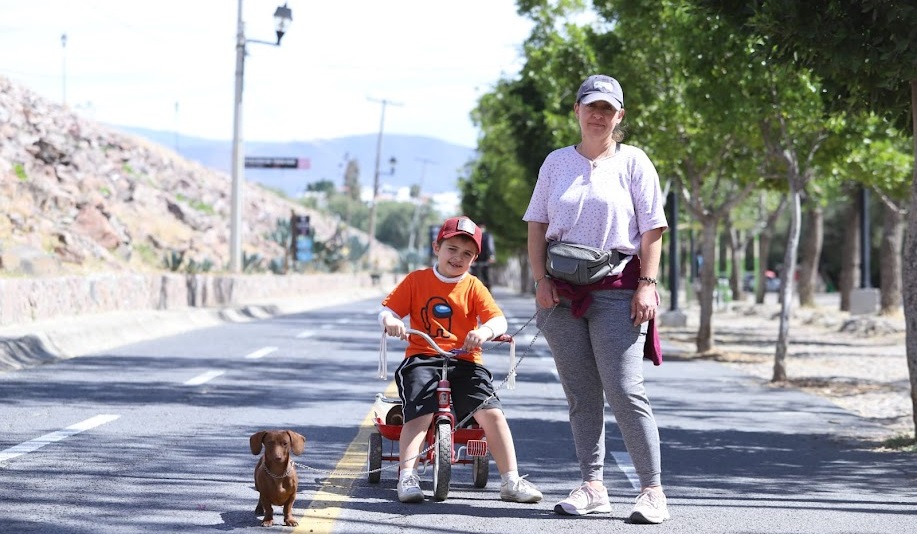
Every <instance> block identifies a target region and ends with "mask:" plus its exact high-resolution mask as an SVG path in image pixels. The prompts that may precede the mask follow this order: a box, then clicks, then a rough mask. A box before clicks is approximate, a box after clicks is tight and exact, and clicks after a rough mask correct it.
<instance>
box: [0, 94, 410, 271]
mask: <svg viewBox="0 0 917 534" xmlns="http://www.w3.org/2000/svg"><path fill="white" fill-rule="evenodd" d="M137 105H143V103H142V102H138V103H137ZM243 200H244V208H243V222H242V227H243V236H242V240H243V250H244V252H245V253H246V254H259V255H260V256H261V257H262V258H264V259H265V260H266V262H267V261H269V260H271V259H278V258H282V257H283V256H284V248H283V247H282V246H280V245H279V244H277V243H276V242H275V241H274V240H272V239H271V238H270V235H271V234H272V233H274V232H275V231H276V230H277V228H278V220H283V221H288V220H289V217H290V214H291V210H295V211H296V212H297V213H299V214H305V215H310V216H311V218H312V223H313V227H314V229H315V234H316V235H315V238H316V240H317V241H324V240H328V239H330V238H331V236H332V235H333V234H335V232H337V231H338V230H339V228H338V227H337V222H336V221H335V220H334V219H333V218H331V217H327V216H322V215H321V214H319V213H316V212H314V211H312V210H309V209H307V208H304V207H302V206H301V205H299V204H296V203H294V202H293V201H291V200H289V199H286V198H283V197H281V196H279V195H277V194H276V193H274V192H271V191H268V190H265V189H263V188H261V187H259V186H257V185H256V184H253V183H247V184H245V188H244V194H243ZM230 205H231V180H230V177H229V176H227V175H226V174H224V173H219V172H215V171H213V170H210V169H207V168H204V167H202V166H200V165H198V164H196V163H193V162H191V161H188V160H185V159H183V158H181V157H180V156H179V155H177V154H176V153H174V152H173V151H171V150H169V149H167V148H165V147H162V146H159V145H156V144H153V143H150V142H148V141H145V140H143V139H141V138H138V137H134V136H131V135H127V134H123V133H120V132H118V131H115V130H112V129H110V128H108V127H105V126H103V125H100V124H98V123H95V122H93V121H91V120H89V119H86V118H84V117H81V116H79V115H77V114H75V113H73V112H71V111H70V110H69V109H68V108H66V107H62V106H60V105H58V104H56V103H53V102H49V101H46V100H44V99H42V98H41V97H39V96H38V95H36V94H35V93H33V92H31V91H30V90H28V89H27V88H24V87H22V86H17V85H16V84H14V83H12V82H11V81H9V80H8V79H6V78H4V77H0V274H6V275H17V274H25V275H58V274H70V273H81V272H82V273H85V272H97V271H100V270H103V271H111V270H114V271H122V270H132V271H146V270H161V269H163V268H164V260H165V258H167V257H171V255H172V252H173V251H178V252H182V253H184V254H185V256H184V258H185V260H184V261H185V262H188V261H189V260H194V261H196V262H198V263H199V264H202V263H204V262H212V264H213V265H214V270H215V271H219V270H222V269H225V267H226V266H227V265H228V263H229V254H230V252H229V239H230ZM347 233H354V234H356V233H357V232H353V231H351V230H347ZM359 235H360V236H361V237H362V239H365V237H366V236H365V234H359ZM379 248H380V249H385V250H383V251H381V252H380V254H381V255H383V259H382V261H381V262H380V267H381V268H390V267H392V266H393V265H394V263H395V261H396V257H397V255H396V253H395V252H394V251H393V250H391V249H387V248H385V247H381V246H380V247H379Z"/></svg>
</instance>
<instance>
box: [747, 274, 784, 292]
mask: <svg viewBox="0 0 917 534" xmlns="http://www.w3.org/2000/svg"><path fill="white" fill-rule="evenodd" d="M742 290H743V291H746V292H748V293H752V292H754V291H755V273H745V277H744V278H742ZM764 291H765V292H767V293H776V292H778V291H780V278H779V277H778V276H777V273H775V272H774V271H771V270H767V271H765V272H764Z"/></svg>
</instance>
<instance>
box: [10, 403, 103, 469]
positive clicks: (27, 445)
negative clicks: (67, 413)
mask: <svg viewBox="0 0 917 534" xmlns="http://www.w3.org/2000/svg"><path fill="white" fill-rule="evenodd" d="M119 417H121V416H120V415H111V414H102V415H97V416H95V417H90V418H89V419H86V420H85V421H80V422H79V423H76V424H73V425H70V426H68V427H67V428H65V429H63V430H57V431H55V432H51V433H50V434H45V435H44V436H41V437H37V438H35V439H32V440H29V441H26V442H24V443H20V444H19V445H15V446H13V447H10V448H9V449H5V450H2V451H0V463H3V462H5V461H7V460H11V459H13V458H16V457H17V456H22V455H23V454H28V453H30V452H33V451H37V450H38V449H40V448H42V447H44V446H45V445H50V444H52V443H56V442H58V441H61V440H63V439H66V438H69V437H70V436H73V435H76V434H79V433H80V432H85V431H87V430H90V429H93V428H95V427H97V426H100V425H104V424H105V423H110V422H112V421H114V420H115V419H117V418H119Z"/></svg>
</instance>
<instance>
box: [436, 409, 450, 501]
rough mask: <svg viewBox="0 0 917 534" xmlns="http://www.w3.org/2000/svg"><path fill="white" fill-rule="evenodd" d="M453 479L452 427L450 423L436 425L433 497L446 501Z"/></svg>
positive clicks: (444, 422)
mask: <svg viewBox="0 0 917 534" xmlns="http://www.w3.org/2000/svg"><path fill="white" fill-rule="evenodd" d="M451 479H452V425H450V424H449V422H448V421H442V422H439V423H436V430H435V441H434V444H433V497H434V498H435V499H436V500H438V501H445V500H446V497H448V496H449V483H450V482H451Z"/></svg>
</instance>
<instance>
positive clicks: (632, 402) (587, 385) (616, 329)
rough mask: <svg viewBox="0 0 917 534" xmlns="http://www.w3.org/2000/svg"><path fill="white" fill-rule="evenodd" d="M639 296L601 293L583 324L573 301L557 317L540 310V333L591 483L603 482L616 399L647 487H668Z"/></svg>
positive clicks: (620, 422) (585, 478)
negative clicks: (608, 417) (634, 308)
mask: <svg viewBox="0 0 917 534" xmlns="http://www.w3.org/2000/svg"><path fill="white" fill-rule="evenodd" d="M633 295H634V292H633V291H631V290H605V291H595V292H593V293H592V297H593V301H592V305H591V306H589V309H588V311H587V312H586V314H585V315H583V316H582V317H581V318H579V319H577V318H576V317H574V316H573V314H572V313H570V301H569V300H567V299H561V303H560V304H559V305H558V306H557V308H556V309H554V310H553V311H552V310H550V309H539V310H538V318H537V322H538V327H539V328H540V329H541V330H542V332H543V333H544V337H545V339H546V340H547V341H548V345H549V346H550V348H551V352H552V353H553V354H554V364H555V365H556V366H557V374H558V375H559V376H560V383H561V385H563V388H564V393H565V394H566V395H567V403H568V405H569V409H570V428H571V430H572V431H573V443H574V445H575V446H576V457H577V459H579V464H580V470H581V471H582V474H583V481H587V482H588V481H593V480H596V481H601V480H602V475H603V468H604V464H605V400H604V399H608V405H609V406H611V411H612V414H613V415H614V417H615V420H616V421H617V423H618V428H620V430H621V435H622V436H623V438H624V446H625V447H626V448H627V452H628V453H629V454H630V457H631V460H632V461H633V463H634V469H635V470H636V472H637V476H639V477H640V484H641V486H642V487H646V486H653V485H661V484H662V478H661V472H662V460H661V455H660V452H659V429H658V427H657V426H656V420H655V418H654V417H653V410H652V408H651V407H650V401H649V399H648V398H647V396H646V389H645V388H644V387H643V343H644V341H645V339H646V323H644V324H642V325H640V326H634V325H633V324H634V322H633V320H632V319H631V318H630V302H631V299H632V298H633ZM603 395H604V398H603Z"/></svg>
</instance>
